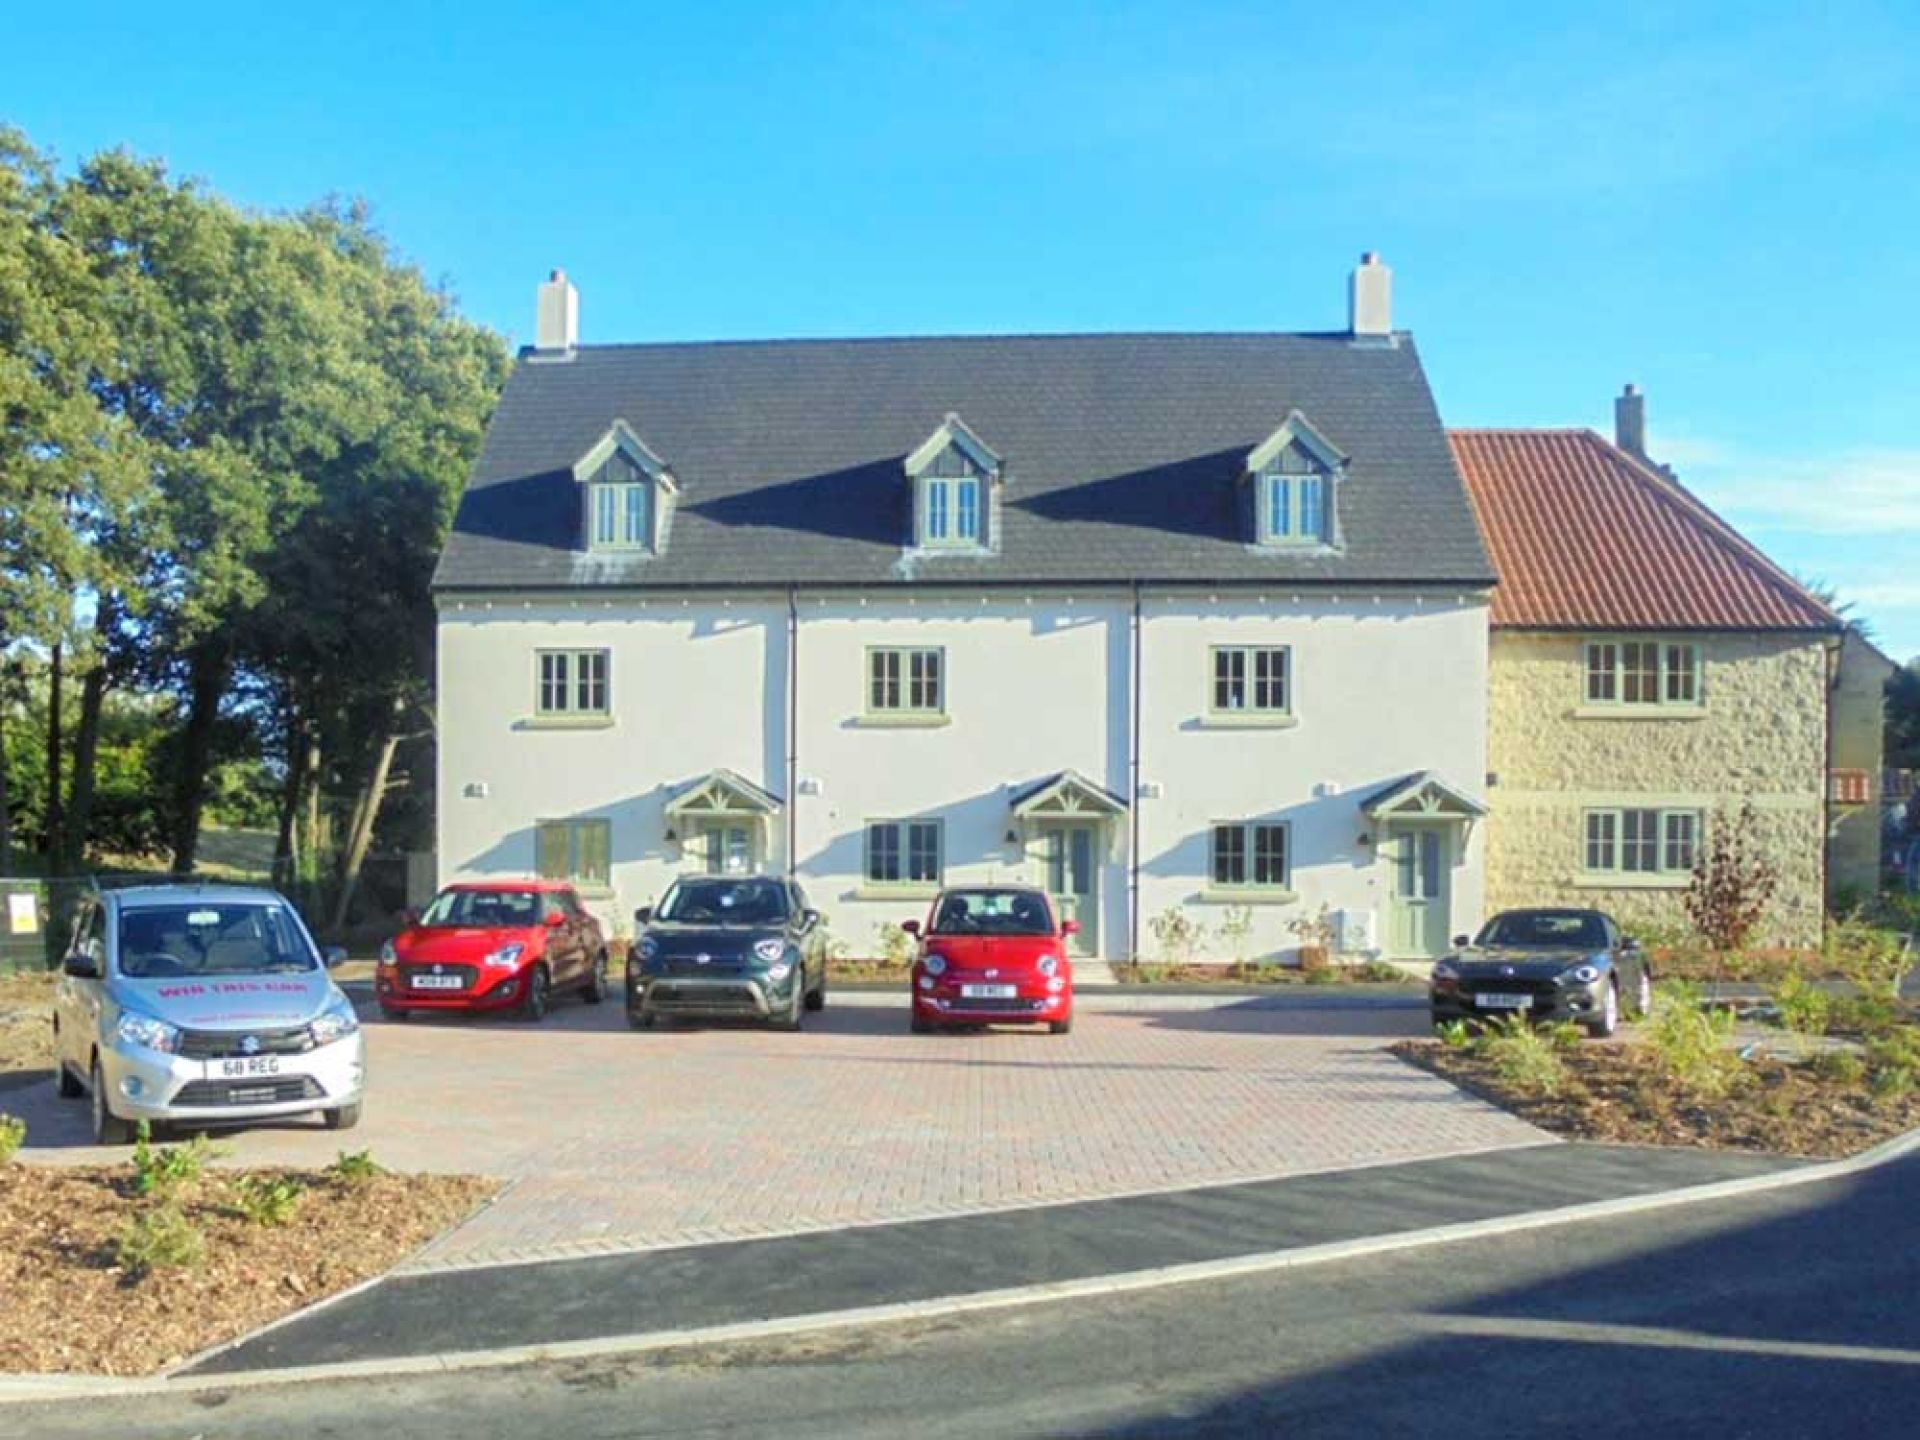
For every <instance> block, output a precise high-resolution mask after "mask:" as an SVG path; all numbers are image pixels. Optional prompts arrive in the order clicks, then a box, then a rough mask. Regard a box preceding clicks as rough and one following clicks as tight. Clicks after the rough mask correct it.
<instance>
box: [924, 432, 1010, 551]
mask: <svg viewBox="0 0 1920 1440" xmlns="http://www.w3.org/2000/svg"><path fill="white" fill-rule="evenodd" d="M906 472H907V479H908V481H909V482H911V484H912V485H913V541H914V544H915V546H917V547H918V548H920V549H923V550H983V549H986V548H988V547H989V545H990V543H991V539H992V537H991V534H990V531H991V528H992V521H991V506H990V500H991V496H992V492H993V486H994V485H995V484H996V483H997V482H998V481H999V479H1000V457H999V456H998V455H996V454H994V453H993V451H992V450H990V449H988V448H987V446H986V444H985V443H984V442H983V441H982V440H981V439H980V437H979V436H977V435H975V434H974V433H973V432H972V431H971V430H969V429H968V428H967V426H966V423H965V422H964V421H962V420H961V419H960V417H959V416H958V415H948V416H947V418H946V419H945V420H944V421H942V422H941V425H940V428H939V429H937V430H935V431H934V432H933V434H931V435H929V436H928V437H927V438H926V440H925V441H924V442H922V444H921V445H920V448H919V449H917V450H915V451H914V452H913V453H912V454H911V455H909V456H908V457H907V463H906Z"/></svg>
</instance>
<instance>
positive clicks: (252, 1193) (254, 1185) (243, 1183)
mask: <svg viewBox="0 0 1920 1440" xmlns="http://www.w3.org/2000/svg"><path fill="white" fill-rule="evenodd" d="M234 1193H235V1196H236V1198H237V1201H238V1204H239V1207H240V1213H241V1214H242V1215H243V1216H245V1217H246V1219H247V1221H248V1222H249V1223H250V1224H254V1225H285V1224H288V1223H289V1222H291V1221H292V1219H293V1217H294V1213H295V1212H296V1211H298V1210H299V1208H300V1197H301V1196H302V1195H303V1194H305V1193H306V1192H305V1191H304V1190H302V1189H301V1186H300V1182H299V1181H298V1180H295V1179H293V1178H292V1177H291V1176H287V1175H243V1176H241V1177H240V1183H239V1184H238V1185H237V1186H235V1187H234Z"/></svg>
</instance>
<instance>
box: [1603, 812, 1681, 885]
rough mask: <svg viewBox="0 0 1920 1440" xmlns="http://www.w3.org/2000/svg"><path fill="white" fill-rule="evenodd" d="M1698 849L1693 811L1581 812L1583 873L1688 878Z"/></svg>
mask: <svg viewBox="0 0 1920 1440" xmlns="http://www.w3.org/2000/svg"><path fill="white" fill-rule="evenodd" d="M1699 848H1700V812H1699V811H1698V810H1680V809H1673V810H1668V809H1656V808H1652V807H1647V808H1631V809H1630V808H1622V809H1618V810H1611V809H1609V810H1589V811H1587V812H1586V868H1587V870H1588V872H1589V873H1591V874H1596V875H1671V876H1683V875H1688V874H1691V873H1692V871H1693V864H1694V860H1695V858H1696V857H1697V855H1698V853H1699Z"/></svg>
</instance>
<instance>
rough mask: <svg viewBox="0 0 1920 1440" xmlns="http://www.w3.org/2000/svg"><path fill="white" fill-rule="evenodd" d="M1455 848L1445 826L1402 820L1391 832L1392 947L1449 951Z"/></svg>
mask: <svg viewBox="0 0 1920 1440" xmlns="http://www.w3.org/2000/svg"><path fill="white" fill-rule="evenodd" d="M1452 848H1453V847H1452V844H1451V843H1450V832H1449V831H1448V830H1447V828H1446V827H1444V826H1440V825H1402V826H1397V827H1395V828H1394V829H1392V830H1390V831H1389V832H1388V837H1387V846H1386V849H1387V855H1388V859H1389V861H1390V863H1391V864H1392V866H1393V903H1392V905H1391V907H1390V909H1391V912H1392V913H1391V915H1390V916H1389V921H1388V923H1389V927H1390V932H1391V933H1390V934H1389V935H1388V937H1387V938H1388V953H1390V954H1393V955H1400V956H1406V957H1409V958H1411V957H1414V956H1440V955H1444V954H1445V953H1446V949H1447V922H1448V920H1449V918H1450V916H1449V913H1448V912H1449V911H1450V910H1451V908H1452V905H1451V900H1452V887H1453V882H1452V874H1453V865H1452V855H1451V853H1450V852H1451V851H1452Z"/></svg>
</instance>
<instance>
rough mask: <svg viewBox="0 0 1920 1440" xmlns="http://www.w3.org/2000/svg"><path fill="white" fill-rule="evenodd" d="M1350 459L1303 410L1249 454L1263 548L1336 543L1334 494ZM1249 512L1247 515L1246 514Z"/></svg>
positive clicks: (1255, 525)
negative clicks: (1267, 546) (1312, 422)
mask: <svg viewBox="0 0 1920 1440" xmlns="http://www.w3.org/2000/svg"><path fill="white" fill-rule="evenodd" d="M1346 464H1347V457H1346V455H1345V454H1344V453H1343V452H1342V451H1341V450H1340V449H1339V447H1337V446H1336V445H1334V444H1333V443H1332V442H1331V441H1330V440H1328V439H1327V437H1326V436H1324V435H1322V434H1321V433H1320V432H1319V431H1318V430H1316V429H1315V428H1314V427H1313V425H1312V424H1311V423H1310V422H1309V421H1308V420H1307V418H1306V416H1304V415H1302V414H1301V413H1300V412H1299V411H1298V410H1296V411H1294V412H1293V413H1292V414H1290V415H1288V416H1287V418H1286V420H1285V422H1284V423H1283V424H1282V425H1281V426H1280V428H1279V429H1278V430H1275V431H1274V432H1273V434H1271V435H1269V436H1268V437H1267V438H1266V439H1265V440H1263V441H1261V442H1260V443H1259V444H1258V445H1256V446H1254V447H1253V449H1252V450H1251V451H1250V452H1249V453H1248V455H1247V461H1246V465H1247V469H1246V473H1247V474H1248V475H1249V476H1251V477H1252V480H1253V499H1252V513H1253V538H1254V540H1255V541H1257V542H1258V543H1259V544H1261V545H1278V546H1287V545H1307V546H1312V545H1331V544H1332V543H1334V533H1335V528H1336V527H1335V524H1334V490H1335V486H1336V485H1337V483H1338V481H1339V477H1340V475H1341V474H1342V472H1343V471H1344V470H1345V468H1346ZM1243 513H1244V512H1243Z"/></svg>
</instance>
